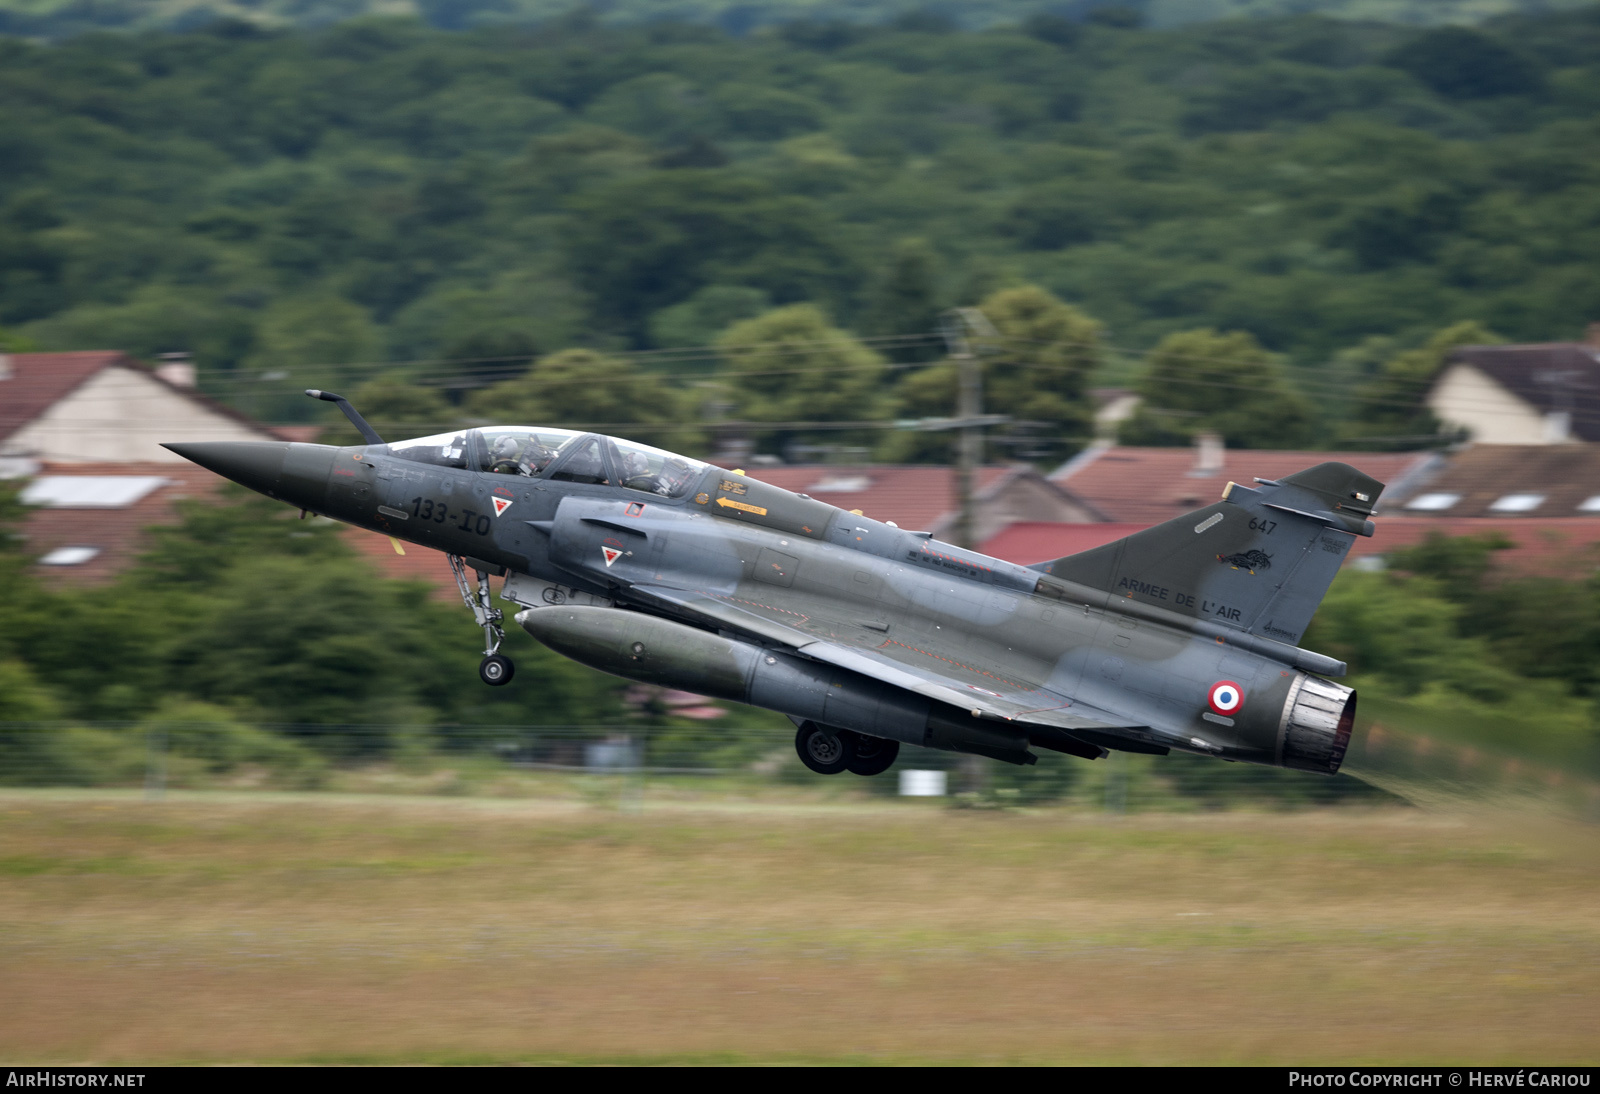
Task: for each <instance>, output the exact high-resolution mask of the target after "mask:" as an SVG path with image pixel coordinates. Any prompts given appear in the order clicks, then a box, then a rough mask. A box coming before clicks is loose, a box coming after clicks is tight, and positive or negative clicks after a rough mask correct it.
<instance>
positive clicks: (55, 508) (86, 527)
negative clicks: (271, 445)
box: [22, 463, 226, 585]
mask: <svg viewBox="0 0 1600 1094" xmlns="http://www.w3.org/2000/svg"><path fill="white" fill-rule="evenodd" d="M74 480H79V481H81V482H82V483H83V484H84V489H83V490H82V491H72V490H69V489H62V487H66V486H70V484H71V483H72V482H73V481H74ZM225 481H226V480H224V479H223V478H222V477H221V476H220V475H216V474H214V473H212V472H210V471H207V470H206V469H205V468H203V467H200V466H198V465H197V464H190V463H70V464H69V463H46V464H43V465H42V466H41V467H40V468H39V477H38V478H36V479H35V480H34V482H35V483H40V482H43V483H46V484H49V485H50V486H51V489H50V490H48V491H44V492H43V493H41V494H40V495H38V496H37V497H38V500H41V501H43V502H44V503H45V507H44V508H40V509H35V510H34V511H33V512H31V513H29V514H28V519H27V522H26V523H25V524H24V526H23V531H22V534H23V538H24V540H25V542H26V549H27V552H28V554H29V555H30V556H31V557H33V558H34V560H35V561H38V560H40V559H43V558H45V557H46V556H48V555H50V554H51V553H52V552H55V551H58V550H60V549H62V548H69V547H83V548H93V549H94V553H93V554H92V555H88V557H86V558H84V557H83V555H84V552H78V557H80V558H82V561H79V562H76V563H71V564H68V565H48V566H46V567H45V568H46V569H47V570H48V572H49V573H50V574H51V575H53V576H57V577H60V578H61V579H63V580H65V581H70V582H72V583H74V584H86V585H93V584H98V583H100V582H103V581H108V580H110V579H111V577H113V576H114V575H115V574H116V573H117V572H119V571H121V570H123V569H125V568H126V567H127V566H128V564H129V563H131V562H132V561H133V559H134V557H135V556H136V555H138V554H139V553H140V552H141V551H143V550H144V549H145V548H146V546H147V545H148V544H147V541H146V537H145V529H146V528H148V527H149V526H150V525H152V524H170V523H172V521H173V520H174V519H175V517H174V512H173V507H174V506H175V504H176V503H177V502H178V501H179V500H180V499H182V498H190V497H203V496H205V495H207V494H210V493H212V492H213V491H215V490H217V489H218V488H219V487H221V486H222V485H223V484H224V482H225ZM118 482H125V483H126V484H127V486H128V488H127V489H126V490H124V491H122V492H121V497H122V498H124V499H126V501H125V503H124V504H112V503H111V502H114V501H115V500H117V499H116V497H115V495H116V494H117V493H118V491H115V490H108V489H107V487H108V486H114V485H115V484H116V483H118Z"/></svg>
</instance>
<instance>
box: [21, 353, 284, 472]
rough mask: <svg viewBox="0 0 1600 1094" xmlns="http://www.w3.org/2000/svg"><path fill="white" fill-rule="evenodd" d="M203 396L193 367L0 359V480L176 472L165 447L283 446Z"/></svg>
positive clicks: (95, 359) (92, 358)
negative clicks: (109, 470) (140, 469)
mask: <svg viewBox="0 0 1600 1094" xmlns="http://www.w3.org/2000/svg"><path fill="white" fill-rule="evenodd" d="M282 439H283V438H282V437H281V436H279V435H278V434H276V433H274V432H272V431H271V430H270V429H268V428H267V427H266V426H263V425H259V424H257V423H255V422H253V421H251V420H250V419H249V418H246V417H245V416H244V415H242V414H239V413H238V412H236V411H234V410H230V409H229V408H227V407H225V406H223V405H222V404H220V403H217V402H215V401H213V400H211V399H208V398H206V397H205V396H204V395H201V394H200V393H199V392H198V391H196V390H195V388H194V366H193V365H190V364H188V363H187V362H173V363H170V364H165V365H162V366H160V367H159V368H155V369H152V368H149V367H147V366H146V365H143V364H141V363H140V362H138V361H135V360H134V359H133V358H131V357H129V356H128V355H127V354H125V353H118V352H115V351H90V352H82V353H15V354H9V355H4V354H0V460H3V461H4V462H5V463H6V464H7V465H8V466H7V467H5V468H0V474H5V473H7V472H9V473H10V474H12V475H17V474H28V473H30V471H31V468H32V467H33V466H36V465H37V464H39V463H51V464H60V463H140V464H149V463H182V462H184V461H183V460H182V459H181V458H180V457H178V456H176V455H174V454H173V453H171V452H168V451H167V450H166V449H165V448H162V447H161V442H162V441H271V440H282Z"/></svg>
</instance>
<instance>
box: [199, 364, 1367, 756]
mask: <svg viewBox="0 0 1600 1094" xmlns="http://www.w3.org/2000/svg"><path fill="white" fill-rule="evenodd" d="M307 394H310V395H313V396H315V397H319V398H322V399H325V400H328V401H330V402H335V403H338V404H339V406H340V408H341V409H342V410H344V412H345V414H346V415H347V416H348V417H349V418H350V420H351V421H352V422H353V423H354V424H355V426H356V427H357V429H359V430H360V431H361V434H362V436H363V437H365V438H366V443H365V444H361V445H354V446H350V447H343V448H337V447H331V446H328V445H317V444H292V443H288V442H283V443H195V444H171V445H168V446H167V447H168V448H170V449H172V450H173V451H174V452H176V453H178V454H179V455H180V456H183V457H186V458H187V459H190V460H193V461H194V462H195V463H198V464H200V465H202V466H204V467H208V468H210V469H211V470H213V471H216V472H217V473H219V474H221V475H224V476H226V477H228V478H230V479H233V480H234V481H235V482H239V483H242V484H244V485H245V486H248V487H250V488H252V489H254V490H258V491H260V492H261V493H263V494H266V495H268V496H270V497H273V498H278V499H280V500H282V501H285V502H287V503H289V504H290V505H294V506H298V507H300V508H301V509H302V510H307V511H310V512H312V513H317V514H323V515H326V516H329V517H332V518H334V519H337V520H341V521H344V522H346V523H349V524H353V525H357V526H359V527H362V528H369V529H372V530H374V531H377V532H381V533H383V534H385V535H388V536H392V537H396V538H397V539H404V540H408V541H410V542H412V543H417V544H421V545H423V546H425V547H431V548H434V549H437V550H440V551H443V552H445V553H446V554H447V555H448V556H449V558H450V563H451V566H452V568H453V569H454V571H455V574H456V581H457V584H458V585H459V586H460V589H461V593H462V598H463V600H465V601H466V603H467V606H468V607H470V608H471V609H472V611H473V612H474V614H475V616H476V618H477V622H478V624H479V625H480V626H481V627H483V629H484V632H485V636H486V639H485V644H486V647H487V648H486V649H485V657H484V660H483V663H482V666H481V668H480V675H481V676H482V677H483V679H484V681H485V682H486V683H489V684H503V683H505V682H506V681H508V680H509V679H510V678H511V674H512V663H511V661H510V660H508V659H507V658H506V657H505V656H504V655H503V654H501V653H500V652H499V650H500V644H501V642H502V640H503V638H504V635H503V632H502V630H501V626H500V624H501V622H502V619H503V616H502V613H501V611H500V610H499V609H498V608H496V607H495V606H494V604H493V603H492V601H491V599H490V588H489V577H490V576H491V575H496V576H503V577H504V578H505V581H504V585H503V587H502V589H501V593H500V595H501V597H502V598H503V599H504V600H506V601H509V602H511V603H513V604H516V605H519V606H520V607H521V610H520V611H518V612H517V613H516V621H517V623H518V624H520V625H521V626H522V628H523V629H524V630H526V631H527V632H528V633H529V634H531V635H532V636H533V637H534V638H536V639H538V640H539V641H540V642H542V643H544V644H545V645H547V646H549V647H550V648H551V649H554V650H557V651H559V652H560V653H563V654H565V655H566V656H568V657H571V658H573V659H574V660H577V661H580V662H582V663H584V664H586V665H591V666H593V667H595V668H597V669H600V670H602V671H604V672H608V673H612V674H615V675H617V676H623V677H626V678H628V679H630V680H638V681H643V682H645V683H650V684H659V685H663V686H666V687H671V688H680V689H683V690H685V691H692V692H698V693H700V694H703V695H710V696H716V697H718V698H722V699H729V700H733V701H735V702H740V703H749V704H752V705H754V706H758V707H765V708H767V709H769V710H775V711H779V712H781V713H783V714H785V715H787V716H788V717H789V718H790V719H792V720H793V721H794V722H795V724H796V726H797V727H798V732H797V734H796V739H795V745H796V749H797V750H798V751H799V753H800V758H801V760H803V761H804V762H805V764H806V765H807V766H808V767H810V768H811V769H812V770H813V771H817V772H820V773H822V774H835V773H838V772H841V771H846V770H848V771H853V772H855V773H857V774H860V775H875V774H878V773H880V772H883V771H885V770H887V769H888V768H889V767H890V765H892V764H893V763H894V760H895V757H896V755H897V753H898V752H899V749H900V744H901V743H902V742H908V743H911V744H916V745H922V746H925V747H929V748H939V749H947V750H950V751H954V752H966V753H974V754H976V755H980V756H988V757H992V758H994V759H996V760H1003V761H1006V762H1008V763H1014V764H1031V763H1033V762H1034V761H1035V759H1036V755H1035V753H1034V752H1032V751H1030V749H1031V748H1034V747H1037V748H1047V749H1053V750H1055V751H1058V752H1064V753H1068V754H1070V755H1073V756H1081V757H1084V758H1087V759H1095V758H1098V757H1101V756H1104V755H1106V750H1107V749H1118V750H1122V751H1127V752H1145V753H1156V754H1165V753H1167V752H1169V751H1171V750H1172V749H1178V750H1180V751H1184V752H1192V753H1197V754H1200V755H1206V756H1215V757H1219V758H1221V759H1224V760H1244V761H1248V762H1251V763H1259V764H1270V765H1277V766H1282V767H1289V768H1298V769H1300V770H1303V771H1317V772H1323V773H1327V774H1330V775H1331V774H1333V773H1335V772H1337V771H1338V769H1339V765H1340V763H1341V762H1342V761H1343V759H1344V754H1345V749H1346V747H1347V745H1348V743H1349V740H1350V732H1351V726H1352V722H1353V720H1354V717H1355V705H1356V697H1355V692H1353V691H1352V690H1351V689H1349V688H1347V687H1344V686H1342V685H1339V684H1335V683H1331V682H1329V681H1328V680H1326V679H1323V677H1324V676H1340V675H1343V673H1344V669H1345V666H1344V665H1343V664H1342V663H1340V662H1338V661H1335V660H1333V659H1332V658H1330V657H1325V656H1323V655H1321V654H1317V653H1312V652H1310V651H1308V650H1303V649H1300V648H1298V646H1297V645H1296V643H1297V642H1298V641H1299V639H1300V636H1301V634H1302V632H1304V630H1305V628H1306V626H1307V624H1308V623H1310V621H1311V616H1312V614H1313V613H1314V612H1315V611H1316V608H1317V605H1318V604H1319V603H1321V601H1322V597H1323V595H1324V594H1325V593H1326V592H1327V589H1328V585H1329V583H1330V582H1331V581H1332V580H1333V576H1334V574H1335V573H1336V572H1337V571H1338V569H1339V565H1340V563H1341V562H1342V561H1343V560H1344V557H1345V554H1346V552H1347V551H1348V550H1349V548H1350V545H1351V543H1353V542H1354V537H1355V536H1358V535H1359V536H1370V535H1371V534H1372V532H1373V525H1372V522H1371V521H1370V520H1369V519H1368V517H1369V516H1370V515H1371V513H1372V508H1373V506H1374V504H1375V503H1376V502H1377V500H1378V495H1379V493H1380V492H1381V491H1382V490H1383V484H1382V483H1379V482H1377V481H1376V480H1374V479H1371V478H1369V477H1368V476H1366V475H1364V474H1362V473H1361V472H1360V471H1357V470H1356V469H1355V468H1353V467H1350V466H1348V465H1347V464H1342V463H1324V464H1319V465H1318V466H1316V467H1312V468H1310V469H1308V470H1305V471H1301V472H1299V473H1298V474H1295V475H1290V476H1289V477H1287V478H1285V479H1283V480H1281V481H1270V480H1264V479H1257V480H1256V485H1254V486H1242V485H1239V484H1238V483H1229V484H1228V487H1227V489H1226V490H1224V491H1223V493H1222V497H1221V499H1220V500H1218V501H1217V502H1215V503H1213V504H1211V505H1208V506H1206V507H1205V508H1203V509H1198V510H1196V511H1195V512H1193V513H1190V514H1189V515H1188V516H1185V517H1179V518H1178V519H1176V520H1171V521H1168V522H1166V523H1165V524H1161V525H1157V526H1156V527H1154V528H1150V529H1147V530H1145V531H1143V532H1139V533H1137V534H1135V535H1132V536H1129V537H1128V538H1126V539H1123V540H1119V541H1117V542H1116V543H1112V544H1109V545H1107V546H1104V547H1098V548H1096V549H1094V550H1091V551H1085V552H1083V553H1082V554H1076V555H1069V556H1067V557H1066V558H1060V559H1056V560H1055V561H1054V562H1047V563H1041V564H1039V565H1036V566H1031V567H1023V566H1017V565H1013V564H1011V563H1008V562H1002V561H1000V560H999V559H995V558H989V557H987V556H985V555H982V554H978V553H976V552H974V551H969V550H963V549H961V548H959V547H956V546H953V545H951V544H949V543H942V542H940V541H938V540H936V539H933V538H932V536H931V535H930V534H929V533H927V532H915V531H909V530H902V529H900V528H897V527H895V526H894V525H892V524H885V523H881V522H879V521H876V520H870V519H868V518H867V517H864V516H861V515H860V514H857V513H851V512H846V511H844V510H842V509H836V508H834V507H833V506H831V505H827V504H824V503H823V502H820V501H816V500H814V499H811V498H808V497H806V496H805V495H804V494H793V493H790V492H788V491H786V490H781V489H778V488H777V487H774V486H771V485H769V484H767V483H763V482H759V481H756V480H755V479H752V478H749V477H747V476H745V475H744V474H742V473H741V472H738V471H731V472H730V471H724V470H722V469H720V468H716V467H711V466H708V465H706V464H703V463H700V462H697V461H695V460H691V459H688V458H686V457H683V456H678V455H674V454H673V453H670V452H663V451H660V450H659V449H655V448H650V447H647V446H645V445H641V444H635V443H634V442H632V441H627V440H623V439H621V438H618V437H607V436H601V435H599V434H594V433H577V432H573V431H571V430H564V429H557V428H544V427H538V426H533V427H520V426H504V427H484V428H479V429H463V430H460V431H458V432H454V433H445V434H440V435H438V436H433V437H423V438H420V439H416V440H407V441H397V442H394V443H385V442H384V441H383V440H382V438H380V437H379V436H378V434H377V433H376V432H375V431H374V430H373V429H372V427H371V426H370V425H368V424H367V423H366V422H365V421H364V420H362V418H361V416H360V415H359V414H358V413H356V411H355V410H354V409H353V408H351V407H350V405H349V403H348V402H346V401H345V400H343V399H341V398H339V397H338V396H336V395H331V394H328V393H325V392H308V393H307ZM469 571H470V572H472V573H473V575H474V577H475V578H476V580H475V581H472V580H469V577H468V573H469Z"/></svg>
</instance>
